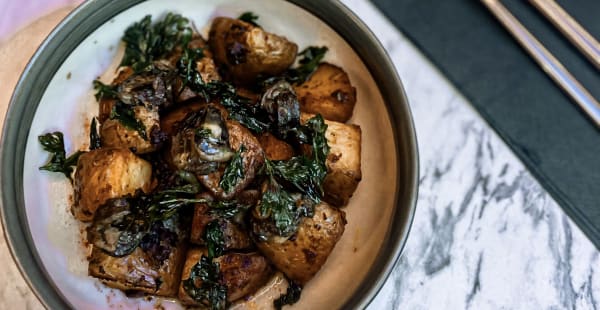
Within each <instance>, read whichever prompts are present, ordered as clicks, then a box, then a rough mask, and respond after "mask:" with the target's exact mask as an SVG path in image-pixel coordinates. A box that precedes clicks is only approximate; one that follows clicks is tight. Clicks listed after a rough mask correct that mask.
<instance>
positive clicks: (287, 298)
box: [273, 279, 302, 310]
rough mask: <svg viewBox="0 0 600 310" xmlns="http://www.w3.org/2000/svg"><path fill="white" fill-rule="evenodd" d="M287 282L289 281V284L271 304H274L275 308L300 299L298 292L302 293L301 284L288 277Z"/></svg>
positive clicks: (278, 308) (291, 303)
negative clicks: (283, 292)
mask: <svg viewBox="0 0 600 310" xmlns="http://www.w3.org/2000/svg"><path fill="white" fill-rule="evenodd" d="M288 283H289V286H288V288H287V291H286V292H285V294H282V295H281V296H279V298H277V299H275V300H274V301H273V306H275V309H277V310H281V308H283V306H285V305H293V304H295V303H296V302H298V300H300V294H301V293H302V286H300V285H299V284H298V283H296V282H294V281H291V280H289V279H288Z"/></svg>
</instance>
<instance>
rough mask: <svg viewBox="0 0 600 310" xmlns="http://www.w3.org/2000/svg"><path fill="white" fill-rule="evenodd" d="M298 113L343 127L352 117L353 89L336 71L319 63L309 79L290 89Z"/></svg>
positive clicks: (336, 69)
mask: <svg viewBox="0 0 600 310" xmlns="http://www.w3.org/2000/svg"><path fill="white" fill-rule="evenodd" d="M294 90H295V91H296V95H297V96H298V101H299V102H300V111H302V112H307V113H312V114H321V115H322V116H323V118H325V119H327V120H332V121H336V122H341V123H345V122H347V121H348V120H349V119H350V118H351V117H352V112H353V111H354V105H355V104H356V88H354V87H353V86H352V84H350V79H349V78H348V74H347V73H346V72H345V71H344V70H343V69H342V68H340V67H337V66H334V65H332V64H328V63H322V64H320V65H319V67H318V68H317V70H316V71H315V72H314V73H313V74H312V75H311V76H310V78H309V79H308V80H307V81H306V82H304V83H302V84H300V85H299V86H296V87H294Z"/></svg>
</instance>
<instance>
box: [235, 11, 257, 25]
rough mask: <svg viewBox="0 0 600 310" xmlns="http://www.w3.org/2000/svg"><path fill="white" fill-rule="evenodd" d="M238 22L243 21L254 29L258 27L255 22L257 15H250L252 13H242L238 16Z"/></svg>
mask: <svg viewBox="0 0 600 310" xmlns="http://www.w3.org/2000/svg"><path fill="white" fill-rule="evenodd" d="M238 19H239V20H243V21H245V22H247V23H248V24H251V25H252V26H254V27H260V26H259V25H258V24H257V23H256V21H257V20H258V15H256V14H254V13H252V12H244V13H242V15H240V17H238Z"/></svg>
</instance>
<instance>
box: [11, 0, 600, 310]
mask: <svg viewBox="0 0 600 310" xmlns="http://www.w3.org/2000/svg"><path fill="white" fill-rule="evenodd" d="M343 2H344V3H345V4H346V5H348V7H349V8H350V9H352V10H353V11H354V12H356V14H357V15H358V16H359V17H361V19H363V20H364V21H365V22H366V23H367V25H368V26H369V27H371V29H372V30H373V32H374V33H375V34H376V35H377V36H378V37H379V39H380V40H381V42H382V43H383V44H384V46H385V47H386V49H387V51H388V53H389V54H390V56H391V58H392V59H393V61H394V63H395V65H396V68H397V70H398V72H399V74H400V77H401V78H402V80H403V82H404V85H405V87H406V91H407V94H408V97H409V100H410V104H411V107H412V111H413V114H414V117H415V125H416V129H417V136H418V141H419V151H420V156H421V178H420V193H419V200H418V205H417V212H416V215H415V220H414V223H413V228H412V232H411V235H410V237H409V239H408V243H407V245H406V247H405V251H404V254H403V256H402V257H401V259H400V260H399V262H398V264H397V266H396V267H395V269H394V271H393V273H392V275H391V276H390V278H389V279H388V281H387V282H386V284H385V285H384V287H383V289H382V291H381V292H380V294H379V295H378V296H377V297H376V298H375V300H374V301H373V304H372V305H371V306H370V307H369V308H370V309H597V308H598V307H600V303H599V302H598V301H599V300H600V274H599V273H600V266H599V264H600V258H599V252H598V251H597V250H596V249H595V248H594V247H593V245H592V244H591V242H589V241H588V240H587V239H586V237H585V236H584V235H583V234H582V233H581V231H580V230H579V229H578V228H577V227H576V226H575V225H574V224H573V223H572V221H571V220H569V219H568V218H567V217H566V216H565V214H564V213H563V212H562V210H561V209H560V207H559V206H558V205H557V204H556V202H554V201H553V200H552V198H551V197H550V196H549V195H548V194H547V193H546V192H545V191H544V190H543V189H542V188H541V187H540V185H539V184H538V183H537V182H536V181H535V180H534V179H533V178H532V176H531V175H530V174H529V173H528V172H527V171H526V169H525V168H524V166H523V165H522V164H521V163H520V162H519V160H518V159H517V158H516V157H515V155H514V154H513V153H512V152H511V151H510V150H509V149H508V147H507V146H506V145H505V144H504V143H503V142H502V141H501V140H500V139H499V138H498V136H497V135H496V134H495V133H494V132H493V131H492V130H491V129H490V127H489V126H488V125H487V124H485V122H484V121H483V120H482V119H481V118H480V117H479V115H478V114H477V113H476V112H475V111H474V110H473V108H472V107H471V106H470V105H469V104H468V102H467V101H466V100H465V99H464V98H463V97H462V96H461V95H460V94H459V93H458V92H457V91H456V90H455V89H454V88H453V87H452V86H451V85H450V84H449V82H448V81H447V80H446V79H445V78H444V77H443V76H442V75H441V74H440V73H439V72H438V71H437V70H436V69H435V68H434V67H433V66H432V65H431V64H430V63H429V62H428V61H427V60H426V59H425V58H424V57H423V56H422V55H421V54H420V53H419V52H418V51H417V50H416V49H415V47H414V46H413V45H412V44H411V43H410V42H408V41H407V40H406V38H405V37H404V36H403V35H402V34H401V33H399V32H398V31H397V30H396V29H395V28H393V26H392V25H391V24H390V23H388V22H387V21H386V20H385V19H384V17H383V16H382V15H381V14H380V13H379V12H378V11H377V10H376V9H375V8H374V7H373V6H372V4H370V3H369V2H368V1H366V0H344V1H343ZM0 264H1V265H2V266H3V267H2V276H0V309H40V308H41V305H40V304H39V302H38V301H37V300H36V299H35V296H33V294H32V293H31V291H30V289H29V288H28V287H27V285H26V284H25V282H24V281H23V279H22V278H21V276H20V274H19V272H18V270H17V268H16V267H15V265H14V263H13V262H12V258H11V257H10V254H9V253H8V250H7V248H6V244H5V241H4V239H3V238H1V239H0ZM15 305H18V306H16V307H15Z"/></svg>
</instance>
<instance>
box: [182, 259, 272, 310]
mask: <svg viewBox="0 0 600 310" xmlns="http://www.w3.org/2000/svg"><path fill="white" fill-rule="evenodd" d="M202 255H206V249H204V248H195V249H190V250H189V251H188V255H187V259H186V261H185V264H184V268H183V274H182V277H181V279H182V284H181V285H180V287H179V300H181V302H182V303H183V304H185V305H192V306H199V305H201V304H200V303H198V302H196V301H194V300H193V299H192V298H191V297H190V296H189V295H188V294H187V293H186V292H185V290H184V288H183V281H184V280H187V279H189V277H190V272H191V270H192V268H193V267H194V265H196V264H197V263H198V261H200V257H202ZM214 261H215V262H217V263H218V264H219V267H220V268H219V269H220V272H221V277H220V278H221V284H223V285H225V286H226V287H227V301H228V302H232V301H235V300H238V299H240V298H242V297H244V296H246V295H248V294H251V293H254V292H255V291H256V290H257V289H258V288H260V287H261V286H263V285H264V284H265V283H266V282H267V281H268V280H269V279H270V277H271V275H272V274H273V269H272V268H271V266H270V265H269V262H268V261H267V259H266V258H265V257H264V256H262V255H260V254H259V253H256V252H254V253H247V254H242V253H227V254H224V255H223V256H220V257H217V258H215V259H214ZM198 282H200V281H198ZM196 285H198V286H200V285H202V284H201V283H196Z"/></svg>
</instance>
